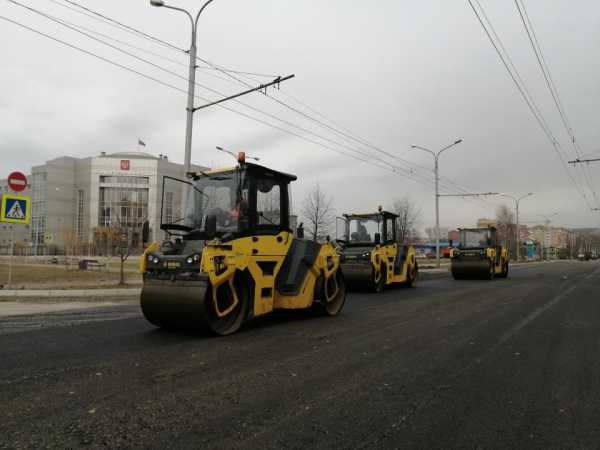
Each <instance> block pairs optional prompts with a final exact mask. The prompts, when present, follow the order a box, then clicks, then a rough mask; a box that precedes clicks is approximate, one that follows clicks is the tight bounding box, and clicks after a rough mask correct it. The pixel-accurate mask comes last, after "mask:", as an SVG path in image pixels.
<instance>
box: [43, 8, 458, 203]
mask: <svg viewBox="0 0 600 450" xmlns="http://www.w3.org/2000/svg"><path fill="white" fill-rule="evenodd" d="M49 1H50V2H52V3H55V4H57V5H60V6H62V7H64V8H68V9H69V10H71V11H74V12H77V13H79V14H83V15H85V16H87V17H91V18H93V19H95V20H98V21H100V22H102V23H105V24H108V25H110V26H113V27H115V28H117V29H119V30H122V31H126V32H128V33H130V34H133V35H135V36H136V37H141V38H144V39H147V40H150V41H151V42H153V43H158V44H161V45H163V46H166V47H168V48H170V49H171V50H175V51H178V52H180V53H187V52H186V51H185V50H183V49H181V48H179V47H177V46H175V45H173V44H171V43H169V42H167V41H164V40H162V39H160V38H157V37H156V36H152V35H150V34H148V33H146V32H143V31H141V30H139V29H137V28H135V27H132V26H130V25H127V24H125V23H123V22H121V21H117V20H115V19H112V18H111V17H109V16H107V15H105V14H102V13H100V12H98V11H94V10H93V9H91V8H89V7H86V6H83V5H80V4H79V3H77V2H75V1H72V0H63V2H65V3H68V4H70V5H73V6H69V5H67V4H63V3H59V2H58V1H57V0H49ZM74 7H75V8H74ZM76 8H79V9H76ZM198 60H199V61H201V62H203V63H204V64H207V65H208V66H209V67H210V68H213V69H214V70H217V71H220V72H222V73H223V74H224V75H225V76H227V77H228V79H230V80H233V81H234V82H237V83H240V84H242V85H245V86H248V84H247V83H246V82H244V81H243V80H241V79H240V77H245V78H249V75H255V76H268V75H266V74H261V73H256V72H243V71H235V70H231V69H226V68H224V67H222V66H217V65H216V64H214V63H212V62H210V61H208V60H205V59H203V58H198ZM200 69H203V68H201V67H200ZM233 73H235V74H236V75H239V77H238V76H236V75H233ZM209 75H211V76H213V77H216V78H219V77H217V76H215V75H214V74H209ZM219 79H221V78H219ZM252 81H256V80H252ZM204 88H205V89H206V87H204ZM209 90H210V89H209ZM221 95H225V94H221ZM284 95H285V94H284ZM267 97H268V98H270V99H273V97H271V96H267ZM259 112H260V113H262V114H266V113H264V112H262V111H260V110H259ZM266 115H267V116H268V117H271V118H273V116H272V115H269V114H266ZM276 119H277V120H280V119H279V118H276ZM330 122H331V120H330ZM284 123H287V124H289V122H285V121H284ZM291 125H292V126H295V125H294V124H291ZM295 127H296V126H295ZM296 128H298V127H296ZM300 129H301V130H304V129H302V128H300ZM346 131H347V130H346ZM350 134H351V133H350ZM353 137H355V138H356V136H355V135H353ZM357 139H359V140H360V142H362V143H363V145H367V146H371V147H372V148H374V147H375V146H373V144H370V143H368V142H367V141H365V140H363V139H362V138H357ZM336 145H339V144H336ZM379 150H380V149H379ZM361 154H364V153H363V152H361ZM393 156H394V157H395V159H396V160H398V161H401V162H402V163H403V164H406V165H407V166H408V167H409V168H410V169H409V172H408V175H410V176H413V175H417V173H416V172H413V171H414V170H415V169H413V168H412V167H415V168H416V167H418V168H420V169H423V170H427V171H430V169H428V168H426V167H423V166H420V165H418V164H416V163H413V162H411V161H409V160H406V159H404V158H400V157H398V156H396V155H393ZM379 159H380V158H379ZM380 160H381V159H380ZM386 164H387V163H386ZM419 176H420V177H422V178H423V176H422V175H419ZM442 179H444V180H445V183H449V184H451V185H452V186H454V187H455V188H458V189H459V191H462V192H467V191H468V190H469V189H467V188H463V187H461V186H460V185H459V184H458V183H456V182H454V181H452V180H450V179H448V178H446V177H442Z"/></svg>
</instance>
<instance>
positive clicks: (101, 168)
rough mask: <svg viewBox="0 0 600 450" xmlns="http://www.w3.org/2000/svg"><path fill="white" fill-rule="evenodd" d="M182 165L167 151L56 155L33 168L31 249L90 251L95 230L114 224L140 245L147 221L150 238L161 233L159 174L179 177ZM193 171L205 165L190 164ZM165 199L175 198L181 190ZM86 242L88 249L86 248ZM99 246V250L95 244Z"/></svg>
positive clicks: (161, 183) (153, 238) (181, 175)
mask: <svg viewBox="0 0 600 450" xmlns="http://www.w3.org/2000/svg"><path fill="white" fill-rule="evenodd" d="M183 170H184V168H183V165H182V164H176V163H173V162H171V161H169V160H168V159H167V157H166V156H163V155H159V156H153V155H150V154H147V153H141V152H122V153H113V154H106V153H104V152H103V153H101V154H100V155H99V156H95V157H88V158H73V157H68V156H64V157H60V158H55V159H53V160H50V161H47V162H46V163H45V164H43V165H39V166H35V167H33V168H32V174H31V180H30V195H31V199H32V212H31V226H30V242H31V244H30V245H31V247H32V253H33V254H44V253H48V252H50V253H52V252H53V251H57V252H63V251H65V250H67V249H68V248H71V250H72V251H73V252H79V253H81V252H86V251H87V252H91V251H93V250H92V248H93V247H97V241H98V235H99V231H101V230H105V229H107V228H109V227H113V226H115V224H118V225H119V227H120V228H124V229H128V230H131V233H130V236H129V239H131V240H132V244H133V246H134V247H135V246H138V245H139V244H141V232H142V231H141V230H142V226H143V224H144V222H146V221H148V224H149V230H150V240H157V239H161V238H162V234H161V232H160V224H161V217H160V214H161V202H162V196H163V189H162V186H163V178H164V177H165V176H168V177H173V178H178V179H183V178H184V174H183ZM192 170H193V171H201V170H206V168H204V167H200V166H193V167H192ZM168 194H170V195H168V196H167V198H166V200H167V201H169V200H170V202H171V204H170V205H171V210H172V209H173V202H177V201H178V200H179V199H180V197H181V194H180V191H179V192H176V193H173V192H170V193H168ZM86 247H87V249H86ZM94 250H96V251H97V249H94Z"/></svg>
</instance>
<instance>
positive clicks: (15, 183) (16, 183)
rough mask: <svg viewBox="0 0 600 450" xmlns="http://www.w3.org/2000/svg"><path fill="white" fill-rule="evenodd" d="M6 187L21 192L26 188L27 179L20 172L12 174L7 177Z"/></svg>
mask: <svg viewBox="0 0 600 450" xmlns="http://www.w3.org/2000/svg"><path fill="white" fill-rule="evenodd" d="M8 187H9V188H11V189H12V190H13V191H16V192H21V191H23V190H24V189H25V188H26V187H27V177H26V176H25V175H24V174H22V173H21V172H13V173H11V174H10V175H9V176H8Z"/></svg>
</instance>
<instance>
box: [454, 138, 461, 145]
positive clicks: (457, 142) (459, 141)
mask: <svg viewBox="0 0 600 450" xmlns="http://www.w3.org/2000/svg"><path fill="white" fill-rule="evenodd" d="M461 142H462V139H459V140H458V141H456V142H455V143H454V145H456V144H460V143H461Z"/></svg>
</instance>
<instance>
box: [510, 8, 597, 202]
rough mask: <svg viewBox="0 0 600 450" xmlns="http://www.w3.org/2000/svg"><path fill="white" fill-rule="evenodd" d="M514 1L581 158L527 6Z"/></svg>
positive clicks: (594, 194)
mask: <svg viewBox="0 0 600 450" xmlns="http://www.w3.org/2000/svg"><path fill="white" fill-rule="evenodd" d="M514 1H515V6H516V7H517V11H518V12H519V16H520V17H521V22H522V23H523V27H524V28H525V32H526V33H527V37H528V38H529V42H530V44H531V47H532V49H533V53H534V54H535V57H536V59H537V62H538V65H539V66H540V69H541V71H542V74H543V76H544V80H545V81H546V86H547V87H548V91H550V95H551V96H552V99H553V100H554V104H555V105H556V109H557V110H558V113H559V115H560V118H561V120H562V123H563V125H564V127H565V130H566V131H567V134H568V135H569V138H570V141H571V145H572V146H573V150H574V151H575V156H577V158H580V157H581V152H580V149H579V143H578V141H577V139H576V138H575V133H574V131H573V128H572V127H571V125H570V123H569V120H568V119H567V113H566V112H565V108H564V107H563V104H562V102H561V100H560V96H559V94H558V89H557V88H556V84H555V83H554V79H553V78H552V74H551V73H550V68H549V67H548V64H547V63H546V59H545V58H544V54H543V52H542V47H541V46H540V43H539V40H538V38H537V36H536V34H535V30H534V28H533V23H532V22H531V19H530V18H529V14H528V13H527V10H526V9H525V4H524V3H523V1H522V0H514ZM581 171H582V173H583V177H584V179H585V181H586V183H587V185H588V188H589V189H590V191H591V192H592V194H593V196H594V199H595V200H596V203H598V197H597V194H596V190H595V189H594V187H593V185H592V181H591V179H590V174H589V171H588V170H586V167H585V166H582V167H581Z"/></svg>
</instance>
